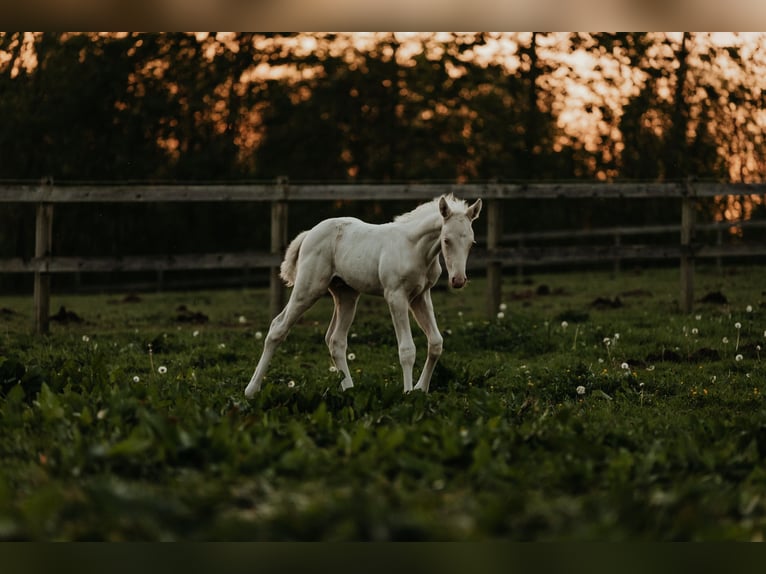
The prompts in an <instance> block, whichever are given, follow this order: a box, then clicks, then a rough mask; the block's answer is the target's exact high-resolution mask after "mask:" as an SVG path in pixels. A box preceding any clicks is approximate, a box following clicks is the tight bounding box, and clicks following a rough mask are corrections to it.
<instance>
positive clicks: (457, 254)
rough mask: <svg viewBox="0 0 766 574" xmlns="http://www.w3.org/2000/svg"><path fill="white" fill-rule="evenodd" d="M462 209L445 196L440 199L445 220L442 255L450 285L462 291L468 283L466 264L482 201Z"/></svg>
mask: <svg viewBox="0 0 766 574" xmlns="http://www.w3.org/2000/svg"><path fill="white" fill-rule="evenodd" d="M451 203H452V205H451ZM460 207H462V206H460ZM460 207H458V206H457V204H456V203H455V202H454V201H452V202H450V201H449V200H448V199H447V198H446V197H445V196H441V197H440V198H439V213H441V216H442V218H443V219H444V222H443V224H442V232H441V237H440V241H441V245H442V255H443V256H444V263H445V264H446V265H447V274H448V275H449V283H450V285H451V286H452V287H454V288H455V289H461V288H462V287H463V286H464V285H465V282H466V276H465V264H466V260H467V259H468V252H469V251H470V250H471V246H472V245H473V244H474V240H473V228H472V227H471V224H472V223H473V221H474V220H475V219H476V218H477V217H479V212H480V211H481V199H477V200H476V203H474V204H473V205H471V206H470V207H467V208H465V209H464V210H463V209H460Z"/></svg>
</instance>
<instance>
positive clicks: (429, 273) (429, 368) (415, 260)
mask: <svg viewBox="0 0 766 574" xmlns="http://www.w3.org/2000/svg"><path fill="white" fill-rule="evenodd" d="M480 211H481V199H478V200H477V201H476V202H475V203H474V204H472V205H470V206H468V204H467V203H466V202H465V201H463V200H459V199H456V198H455V197H453V196H452V194H450V195H447V196H444V195H442V196H441V197H439V198H436V199H434V200H433V201H431V202H429V203H424V204H423V205H420V206H418V207H417V208H415V209H414V210H412V211H410V212H408V213H405V214H403V215H399V216H398V217H396V218H395V219H394V221H392V222H390V223H385V224H382V225H372V224H369V223H365V222H363V221H360V220H359V219H356V218H353V217H336V218H332V219H327V220H325V221H322V222H321V223H319V224H317V225H316V226H314V227H313V228H312V229H310V230H308V231H304V232H302V233H301V234H299V235H298V236H297V237H296V238H295V239H294V240H293V241H292V243H290V246H289V247H288V248H287V253H286V254H285V259H284V261H283V262H282V266H281V268H280V272H281V273H280V275H281V277H282V279H284V281H285V282H286V283H287V285H288V286H293V291H292V293H291V295H290V299H289V300H288V302H287V305H286V306H285V308H284V309H283V310H282V312H281V313H279V315H277V316H276V317H275V318H274V320H273V321H272V322H271V326H270V327H269V332H268V334H267V335H266V338H265V341H264V343H263V354H262V355H261V358H260V360H259V361H258V365H257V366H256V369H255V373H254V374H253V376H252V378H251V379H250V383H249V384H248V385H247V387H246V388H245V396H246V397H248V398H250V397H252V396H253V395H254V394H255V393H256V392H257V391H259V390H260V389H261V383H262V381H263V376H264V374H265V372H266V368H267V367H268V365H269V362H270V361H271V358H272V356H273V355H274V351H275V350H276V348H277V346H278V345H279V344H280V343H281V342H282V341H283V340H284V339H285V337H287V333H288V332H289V331H290V328H291V327H292V326H293V325H294V324H295V322H296V321H297V320H298V319H299V318H300V317H301V316H302V315H303V313H305V312H306V311H307V310H308V309H309V308H310V307H311V306H312V305H313V304H314V303H316V301H317V300H318V299H319V298H320V297H321V296H322V295H323V294H324V293H326V292H327V291H328V290H329V292H330V294H331V295H332V298H333V302H334V303H335V308H334V310H333V315H332V319H331V320H330V326H329V328H328V329H327V335H326V336H325V342H326V343H327V347H328V348H329V349H330V356H331V357H332V360H333V362H334V363H335V366H336V367H337V368H338V370H339V371H340V372H341V373H343V376H344V378H343V381H341V387H342V388H343V389H344V390H345V389H348V388H350V387H353V386H354V382H353V381H352V379H351V373H350V372H349V369H348V364H347V362H346V349H347V348H348V341H347V337H348V331H349V328H350V327H351V323H352V321H353V320H354V315H355V313H356V304H357V301H358V299H359V294H360V293H370V294H374V295H382V296H383V297H384V298H385V299H386V302H387V303H388V307H389V310H390V311H391V319H392V320H393V323H394V329H395V330H396V339H397V342H398V345H399V362H400V363H401V366H402V374H403V377H404V392H409V391H411V390H412V388H413V387H412V368H413V366H414V364H415V343H414V342H413V339H412V332H411V330H410V321H409V314H408V311H412V315H413V316H414V317H415V320H416V321H417V323H418V325H420V328H421V329H422V330H423V332H424V333H425V335H426V338H427V339H428V357H427V359H426V362H425V366H424V367H423V372H422V373H421V374H420V378H419V379H418V382H417V384H416V385H415V388H416V389H419V390H422V391H423V392H428V385H429V383H430V382H431V375H432V374H433V371H434V367H435V366H436V362H437V361H438V360H439V356H440V355H441V353H442V336H441V333H439V328H438V327H437V326H436V318H435V317H434V309H433V304H432V303H431V287H433V286H434V284H435V283H436V281H437V279H438V278H439V275H441V271H442V268H441V265H440V264H439V253H441V254H442V255H443V257H444V262H445V264H446V266H447V273H448V275H449V284H450V285H451V286H452V287H453V288H455V289H461V288H462V287H463V286H464V285H465V283H466V280H467V279H466V274H465V267H466V260H467V259H468V252H469V250H470V248H471V246H472V245H473V243H474V235H473V228H472V227H471V225H472V223H473V221H474V220H475V219H476V218H477V217H478V216H479V212H480Z"/></svg>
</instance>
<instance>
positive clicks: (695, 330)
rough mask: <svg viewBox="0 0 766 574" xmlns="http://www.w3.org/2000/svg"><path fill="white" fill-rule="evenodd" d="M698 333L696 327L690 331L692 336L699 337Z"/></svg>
mask: <svg viewBox="0 0 766 574" xmlns="http://www.w3.org/2000/svg"><path fill="white" fill-rule="evenodd" d="M699 332H700V330H699V329H697V327H694V328H693V329H692V335H699Z"/></svg>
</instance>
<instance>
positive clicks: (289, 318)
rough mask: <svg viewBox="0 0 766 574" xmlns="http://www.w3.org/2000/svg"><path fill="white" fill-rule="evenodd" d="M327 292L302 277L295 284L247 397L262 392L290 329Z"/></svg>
mask: <svg viewBox="0 0 766 574" xmlns="http://www.w3.org/2000/svg"><path fill="white" fill-rule="evenodd" d="M326 291H327V285H326V284H322V283H320V284H314V285H305V284H304V283H301V282H300V277H299V278H298V281H296V283H295V287H294V288H293V292H292V293H291V294H290V299H289V301H288V302H287V305H286V306H285V308H284V309H282V312H281V313H280V314H279V315H277V316H276V317H274V320H273V321H272V322H271V326H270V327H269V332H268V334H267V335H266V338H265V340H264V342H263V353H262V354H261V358H260V360H259V361H258V365H257V366H256V368H255V373H253V376H252V378H251V379H250V382H249V383H248V385H247V387H246V388H245V396H246V397H247V398H251V397H252V396H253V395H254V394H255V393H256V392H258V391H260V390H261V383H262V381H263V375H264V374H265V373H266V368H267V367H268V366H269V362H270V361H271V358H272V357H273V355H274V351H275V350H276V349H277V347H278V346H279V344H280V343H281V342H282V341H284V340H285V337H287V334H288V333H289V332H290V328H291V327H292V326H293V325H294V324H295V322H296V321H297V320H298V319H300V318H301V316H302V315H303V314H304V313H305V312H306V311H307V310H308V309H309V308H310V307H311V306H312V305H313V304H314V303H316V301H317V300H318V299H319V298H320V297H321V296H322V295H323V294H324V293H325V292H326Z"/></svg>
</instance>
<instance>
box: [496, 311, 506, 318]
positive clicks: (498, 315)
mask: <svg viewBox="0 0 766 574" xmlns="http://www.w3.org/2000/svg"><path fill="white" fill-rule="evenodd" d="M503 317H505V313H503V312H502V311H500V312H499V313H498V314H497V318H498V319H502V318H503Z"/></svg>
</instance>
